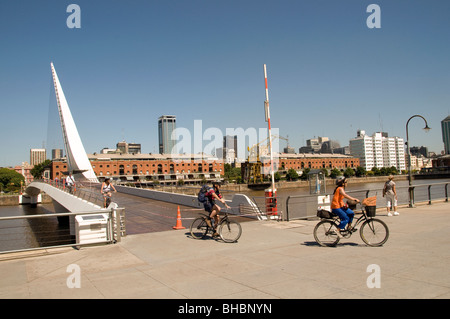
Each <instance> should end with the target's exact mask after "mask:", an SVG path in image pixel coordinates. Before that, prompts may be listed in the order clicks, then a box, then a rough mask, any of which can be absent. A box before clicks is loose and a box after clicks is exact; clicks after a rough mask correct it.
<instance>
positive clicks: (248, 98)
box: [0, 0, 450, 166]
mask: <svg viewBox="0 0 450 319" xmlns="http://www.w3.org/2000/svg"><path fill="white" fill-rule="evenodd" d="M71 3H75V4H78V5H79V7H80V8H81V28H73V29H71V28H68V27H67V24H66V20H67V18H68V17H69V16H70V14H71V13H67V12H66V9H67V6H68V5H69V4H71ZM372 3H375V4H378V5H379V7H380V9H381V28H378V29H377V28H374V29H370V28H368V26H367V24H366V19H367V18H368V17H369V15H370V14H371V13H368V12H366V9H367V7H368V5H369V4H372ZM449 17H450V1H448V0H430V1H425V0H420V1H417V0H389V1H384V0H383V1H382V0H370V1H364V0H340V1H337V0H291V1H287V0H277V1H266V0H257V1H253V0H239V1H234V0H228V1H223V0H221V1H219V0H195V1H193V0H183V1H172V0H165V1H149V0H147V1H139V0H133V1H124V0H122V1H111V0H110V1H102V0H96V1H81V0H70V1H62V0H57V1H56V0H54V1H47V0H40V1H22V0H17V1H4V0H2V1H1V2H0V45H1V50H0V57H1V59H0V110H1V125H0V150H1V156H0V166H8V165H18V164H20V163H21V162H22V161H29V150H30V148H41V147H42V145H43V142H46V140H47V131H48V130H47V128H48V127H49V123H48V118H49V106H51V105H52V103H53V104H54V101H53V99H54V94H53V95H52V94H51V90H52V87H51V70H50V62H53V63H54V65H55V68H56V71H57V73H58V76H59V79H60V81H61V85H62V87H63V89H64V92H65V95H66V98H67V100H68V103H69V106H70V108H71V111H72V115H73V117H74V119H75V123H76V124H77V127H78V131H79V133H80V136H81V139H82V141H83V144H84V146H85V149H86V151H87V152H88V153H93V152H99V151H100V150H101V149H102V148H104V147H110V148H115V146H116V143H117V142H119V141H121V140H126V141H127V142H133V143H141V144H142V151H143V152H144V153H148V152H155V153H156V152H158V128H157V120H158V117H159V116H161V115H164V114H168V115H176V116H177V126H178V127H183V128H187V129H189V130H191V131H192V132H193V125H194V120H202V121H203V122H202V126H203V130H205V129H207V128H213V127H214V128H218V129H220V130H222V132H223V134H224V135H225V132H226V128H239V127H242V128H244V129H246V128H250V127H253V128H256V129H258V128H264V127H267V123H266V122H265V121H264V99H265V91H264V88H265V87H264V77H263V64H267V70H268V85H269V99H270V111H271V120H272V126H273V127H275V128H279V133H280V135H282V136H285V137H286V136H289V142H290V146H293V147H295V148H296V149H297V151H298V148H299V147H301V146H304V145H305V143H306V140H307V139H310V138H314V137H317V136H326V137H329V138H331V139H334V140H337V141H339V142H340V144H341V145H342V146H345V145H348V141H349V139H351V138H353V137H355V136H356V131H357V130H358V129H363V130H365V131H366V132H367V133H368V134H370V135H371V134H372V133H374V132H376V131H381V130H383V131H386V132H388V133H389V135H390V136H400V137H403V138H405V139H406V130H405V125H406V121H407V120H408V118H409V117H411V116H412V115H415V114H420V115H422V116H424V117H425V118H426V119H427V120H428V124H429V126H430V127H432V130H431V131H430V132H429V133H425V132H424V131H423V130H421V128H422V127H423V126H424V122H423V120H422V119H419V118H415V119H413V120H412V121H411V122H410V125H409V133H410V134H409V135H410V140H411V145H413V146H422V145H423V146H427V147H428V148H429V150H430V151H434V152H440V151H441V150H443V142H442V133H441V123H440V122H441V120H443V119H444V118H445V117H446V116H448V115H449V114H450V41H449V39H450V18H449ZM58 133H59V132H58ZM55 134H57V133H55ZM59 134H60V133H59ZM279 144H280V146H281V147H284V146H285V142H284V141H280V143H279Z"/></svg>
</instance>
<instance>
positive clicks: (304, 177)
mask: <svg viewBox="0 0 450 319" xmlns="http://www.w3.org/2000/svg"><path fill="white" fill-rule="evenodd" d="M310 171H311V169H310V168H309V167H306V168H304V169H303V173H302V175H301V176H300V179H301V180H304V181H306V180H307V179H308V174H309V172H310Z"/></svg>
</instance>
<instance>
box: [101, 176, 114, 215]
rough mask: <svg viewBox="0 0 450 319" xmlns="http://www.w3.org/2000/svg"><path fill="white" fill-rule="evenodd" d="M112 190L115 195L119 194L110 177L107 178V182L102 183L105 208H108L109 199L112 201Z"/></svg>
mask: <svg viewBox="0 0 450 319" xmlns="http://www.w3.org/2000/svg"><path fill="white" fill-rule="evenodd" d="M112 190H114V192H115V193H116V192H117V191H116V189H115V187H114V186H113V184H111V182H110V180H109V177H106V178H105V181H104V182H103V183H102V189H101V192H102V195H103V208H106V206H107V202H108V199H109V201H111V196H112V193H111V192H112Z"/></svg>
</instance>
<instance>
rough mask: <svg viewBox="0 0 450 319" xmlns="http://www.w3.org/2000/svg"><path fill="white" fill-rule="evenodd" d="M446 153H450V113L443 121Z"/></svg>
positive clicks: (443, 138) (443, 139)
mask: <svg viewBox="0 0 450 319" xmlns="http://www.w3.org/2000/svg"><path fill="white" fill-rule="evenodd" d="M441 127H442V141H443V142H444V151H445V154H450V115H449V116H447V117H446V118H445V119H443V120H442V121H441Z"/></svg>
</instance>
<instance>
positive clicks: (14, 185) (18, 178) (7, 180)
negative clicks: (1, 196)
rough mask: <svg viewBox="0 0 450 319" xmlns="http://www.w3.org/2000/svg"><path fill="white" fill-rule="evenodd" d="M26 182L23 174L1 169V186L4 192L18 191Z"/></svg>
mask: <svg viewBox="0 0 450 319" xmlns="http://www.w3.org/2000/svg"><path fill="white" fill-rule="evenodd" d="M24 182H25V177H23V175H22V174H20V173H17V172H16V171H14V170H12V169H9V168H0V184H1V188H2V190H3V191H8V192H12V191H16V190H17V189H20V186H21V184H23V183H24Z"/></svg>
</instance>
